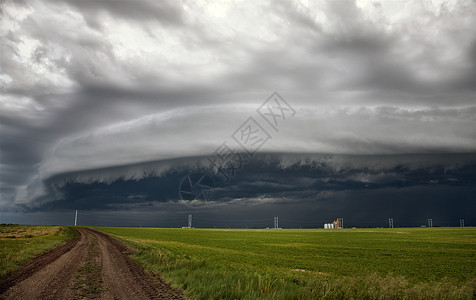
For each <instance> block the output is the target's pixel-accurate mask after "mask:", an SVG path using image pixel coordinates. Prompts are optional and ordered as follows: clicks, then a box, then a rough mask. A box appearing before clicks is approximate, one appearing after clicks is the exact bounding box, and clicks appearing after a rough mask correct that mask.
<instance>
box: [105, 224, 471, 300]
mask: <svg viewBox="0 0 476 300" xmlns="http://www.w3.org/2000/svg"><path fill="white" fill-rule="evenodd" d="M98 229H100V230H103V231H105V232H108V233H111V234H114V235H117V236H119V237H121V238H123V239H124V240H125V241H127V242H129V243H131V244H133V245H134V246H135V247H137V248H138V249H139V252H138V253H136V254H134V258H135V259H136V260H137V261H139V262H140V263H141V264H142V265H144V266H145V267H146V268H147V269H148V270H149V271H152V272H160V273H162V275H163V276H164V277H165V278H166V279H167V280H168V281H169V282H171V283H172V284H173V285H174V286H177V287H180V288H183V289H184V290H185V293H186V295H187V296H188V297H189V298H193V299H257V298H270V299H316V298H323V299H349V298H357V299H361V298H366V299H436V298H438V299H472V297H473V290H474V284H475V282H474V281H473V280H474V278H475V277H476V228H405V229H403V228H395V229H343V230H339V229H334V230H332V229H331V230H324V229H316V230H291V229H282V230H229V229H228V230H227V229H218V230H214V229H155V228H98Z"/></svg>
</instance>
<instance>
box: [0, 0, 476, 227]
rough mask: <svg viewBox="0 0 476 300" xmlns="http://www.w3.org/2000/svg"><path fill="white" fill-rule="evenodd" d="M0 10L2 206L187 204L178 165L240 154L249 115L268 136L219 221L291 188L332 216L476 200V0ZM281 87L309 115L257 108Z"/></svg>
mask: <svg viewBox="0 0 476 300" xmlns="http://www.w3.org/2000/svg"><path fill="white" fill-rule="evenodd" d="M0 14H1V18H0V32H1V35H0V38H1V49H2V51H1V59H0V64H1V66H0V89H1V95H0V97H1V98H0V124H1V127H0V138H1V142H0V168H1V169H0V176H1V178H0V201H1V202H0V210H1V211H3V212H4V213H5V214H9V213H15V214H17V213H18V214H21V213H22V212H24V213H26V212H28V213H33V212H41V213H47V212H48V211H56V213H58V211H60V210H62V211H63V210H64V211H66V210H72V209H78V207H81V209H84V210H96V211H104V212H109V211H115V212H116V213H118V211H124V210H130V211H137V212H139V211H142V212H143V211H144V210H143V206H144V205H147V207H148V209H149V210H154V211H155V212H156V213H157V214H159V213H160V214H165V213H166V212H169V213H170V214H173V213H174V212H177V213H178V214H179V213H184V211H187V206H186V205H185V206H184V204H183V203H180V200H179V198H178V193H177V192H176V190H177V186H178V183H179V182H180V180H181V178H183V176H186V175H187V174H188V173H189V172H196V171H200V172H202V171H203V172H205V171H207V170H209V169H210V166H209V165H207V159H206V157H208V156H210V155H212V154H213V153H214V151H215V150H216V149H217V147H219V146H220V145H221V144H222V143H223V142H227V144H228V145H229V146H230V147H231V148H233V150H235V151H238V152H239V151H242V150H243V149H242V148H240V146H239V145H238V144H236V143H235V142H234V140H233V139H232V137H231V136H232V134H233V133H234V132H235V131H236V130H237V129H238V128H240V126H241V125H242V124H243V122H245V121H246V120H247V119H248V118H249V117H252V118H254V119H255V120H257V121H258V122H261V124H262V126H263V128H264V129H265V130H266V131H267V132H268V133H269V134H270V136H271V138H270V139H269V140H268V141H267V142H266V143H265V144H264V145H263V146H262V147H261V148H260V151H259V152H260V153H258V155H257V156H255V157H253V158H250V159H251V161H250V164H248V165H247V168H244V169H243V172H241V173H240V174H238V175H237V176H236V178H234V181H232V182H230V183H229V184H227V185H223V186H221V187H220V188H218V189H217V195H216V199H215V201H216V203H215V202H214V203H209V204H208V205H207V206H208V207H209V210H208V214H209V215H207V218H208V219H210V220H211V219H213V214H212V212H216V213H218V212H219V211H222V212H225V211H229V212H232V211H233V209H236V210H235V211H242V212H243V214H248V213H250V210H252V211H259V210H262V209H264V207H268V206H273V205H274V206H273V207H274V208H273V209H272V210H270V212H271V211H273V210H275V211H273V213H279V211H286V209H285V208H283V207H284V205H285V203H290V202H292V203H294V207H296V209H297V210H299V211H312V209H310V208H311V207H313V209H317V207H320V209H322V211H329V212H328V213H327V214H328V215H329V217H330V216H331V215H335V214H345V213H346V212H347V211H349V212H350V211H352V209H351V208H352V207H353V205H354V204H351V203H360V204H359V205H361V206H362V214H363V215H362V217H359V219H365V218H366V217H365V216H364V215H365V214H364V212H365V211H366V209H367V208H369V207H380V211H383V210H390V211H401V214H402V216H403V215H404V213H403V212H404V211H406V212H407V213H408V214H410V212H409V211H412V207H413V209H417V207H420V206H421V205H423V204H422V203H428V201H430V200H429V199H432V198H434V199H436V198H438V199H440V200H435V201H436V202H438V201H439V202H438V203H446V202H445V201H450V200H448V199H458V200H457V202H458V204H455V205H454V206H453V208H452V210H451V211H452V213H451V214H454V218H457V217H456V215H457V214H458V213H459V212H461V214H463V213H462V212H463V211H465V210H466V211H467V210H468V209H470V208H472V207H474V206H471V205H473V204H471V199H474V196H475V194H474V189H472V188H471V185H474V182H475V180H474V179H475V177H474V166H475V165H474V154H475V153H476V123H475V121H476V120H475V115H476V100H475V94H476V85H475V84H476V82H475V79H476V68H475V61H476V30H475V28H476V20H475V19H476V18H475V17H474V16H475V15H476V5H475V4H474V1H470V0H468V1H421V2H411V1H408V2H405V1H372V2H368V1H279V2H276V1H259V2H258V3H251V2H247V1H219V2H212V3H210V2H207V1H159V2H157V1H146V0H143V1H69V0H51V1H3V2H2V3H1V4H0ZM275 91H276V92H278V93H279V95H281V96H282V97H283V98H284V99H285V100H286V102H287V103H289V105H290V106H291V107H292V108H293V109H294V110H295V112H296V114H295V115H294V116H293V117H292V118H288V119H286V120H283V122H282V124H280V127H279V130H278V131H276V130H274V129H273V128H272V127H271V126H269V124H267V123H266V122H265V120H263V118H262V117H261V116H260V115H259V114H258V113H257V109H258V108H259V107H260V106H261V105H262V103H263V102H264V101H266V100H267V99H268V98H269V97H270V95H272V94H273V92H275ZM326 155H327V156H326ZM325 157H327V158H326V159H327V161H326V160H325V159H324V158H325ZM382 157H384V158H382ZM331 158H332V159H331ZM291 161H292V162H291ZM297 161H300V162H306V161H307V162H309V164H311V165H312V164H314V165H312V166H313V167H312V168H310V169H309V168H308V167H306V164H304V163H299V164H298V162H297ZM331 161H332V163H331ZM269 164H271V165H269ZM352 164H355V165H356V167H353V168H351V167H348V166H350V165H352ZM297 165H299V167H296V166H297ZM267 166H268V167H269V169H267V168H268V167H267ZM291 166H294V167H291ZM330 166H334V169H332V168H331V167H330ZM337 166H340V167H337ZM246 170H247V171H246ZM342 170H346V171H342ZM349 170H351V171H349ZM409 170H414V171H409ZM417 170H419V171H417ZM435 170H437V171H435ZM449 170H453V171H449ZM412 172H414V173H412ZM419 172H420V173H419ZM434 172H436V173H434ZM448 172H450V173H451V172H454V174H453V173H451V174H452V175H451V176H453V177H451V176H450V175H448V174H450V173H448ZM253 174H256V176H257V177H256V178H255V177H253V176H252V175H253ZM415 174H420V175H418V176H417V175H415ZM435 174H436V175H435ZM251 178H252V179H251ZM293 178H295V179H293ZM451 178H453V179H451ZM366 185H367V187H365V186H366ZM153 187H154V188H153ZM383 195H387V196H385V197H384V196H383ZM398 195H401V197H400V196H398ZM442 195H446V196H445V197H446V200H443V196H442ZM382 197H384V198H386V199H390V198H391V197H393V198H394V199H395V201H394V202H393V203H397V204H395V206H391V208H388V207H387V206H385V205H383V204H382V203H384V202H378V201H379V200H377V199H381V198H382ZM324 198H325V199H331V200H328V201H333V202H332V203H340V204H339V205H335V206H332V207H333V208H332V209H334V210H335V211H332V212H331V211H330V207H331V206H329V205H330V204H329V203H331V202H326V201H323V200H322V201H321V200H320V199H324ZM401 198H406V199H407V200H402V199H401ZM332 199H333V200H332ZM339 199H341V200H339ZM343 199H344V200H343ZM397 199H400V200H397ZM419 199H420V200H419ZM339 201H341V202H339ZM348 201H351V202H348ZM451 201H456V200H451ZM272 203H274V204H273V205H272ZM323 203H327V204H325V205H324V204H323ZM378 203H380V204H382V205H380V206H379V205H377V204H378ZM398 203H401V204H402V205H401V207H400V208H398V207H397V206H398ZM404 203H406V204H404ZM448 203H449V202H448ZM448 203H446V204H445V205H443V204H442V206H441V207H440V210H435V212H434V214H441V215H442V216H443V215H444V213H442V211H443V212H444V211H445V210H447V209H448V207H451V205H450V204H448ZM286 205H287V204H286ZM412 205H413V206H412ZM237 207H239V209H238V208H237ZM251 207H252V208H251ZM435 207H439V206H438V205H436V206H435ZM442 207H444V208H442ZM420 211H421V210H420ZM367 212H368V211H367ZM148 213H150V211H149V212H148ZM295 214H296V215H299V213H298V212H296V213H295ZM388 214H390V212H389V213H388ZM204 216H205V215H204ZM12 218H13V217H12ZM45 218H46V217H45ZM58 218H59V217H58ZM111 218H114V217H111ZM166 218H167V217H166ZM293 218H294V219H293ZM293 218H291V219H292V220H293V221H292V222H290V224H291V223H292V224H293V226H300V225H298V223H299V222H297V221H296V218H297V217H293ZM409 218H410V217H409ZM415 218H416V217H415ZM418 218H419V217H418ZM448 218H449V217H448ZM410 219H411V218H410ZM23 220H24V219H23ZM57 220H59V219H57ZM111 220H112V219H111ZM42 222H43V221H42ZM51 222H55V221H54V220H52V221H51ZM58 222H60V221H58ZM131 224H135V221H131ZM151 225H154V224H152V223H151ZM163 225H164V226H165V225H167V224H165V223H164V224H163ZM242 225H244V224H241V225H240V226H242ZM204 226H205V225H204ZM206 226H211V224H209V225H206ZM224 226H225V225H224ZM237 226H238V224H237Z"/></svg>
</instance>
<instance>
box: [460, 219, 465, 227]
mask: <svg viewBox="0 0 476 300" xmlns="http://www.w3.org/2000/svg"><path fill="white" fill-rule="evenodd" d="M459 227H464V219H459Z"/></svg>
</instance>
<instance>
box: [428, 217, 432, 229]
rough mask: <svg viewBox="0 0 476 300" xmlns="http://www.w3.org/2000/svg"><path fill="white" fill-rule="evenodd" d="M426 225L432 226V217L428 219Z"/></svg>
mask: <svg viewBox="0 0 476 300" xmlns="http://www.w3.org/2000/svg"><path fill="white" fill-rule="evenodd" d="M428 227H433V219H428Z"/></svg>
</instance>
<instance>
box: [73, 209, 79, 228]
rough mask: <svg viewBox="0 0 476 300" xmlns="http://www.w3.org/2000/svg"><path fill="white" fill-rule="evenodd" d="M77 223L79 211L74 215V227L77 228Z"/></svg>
mask: <svg viewBox="0 0 476 300" xmlns="http://www.w3.org/2000/svg"><path fill="white" fill-rule="evenodd" d="M77 222H78V210H76V213H75V214H74V226H76V223H77Z"/></svg>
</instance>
